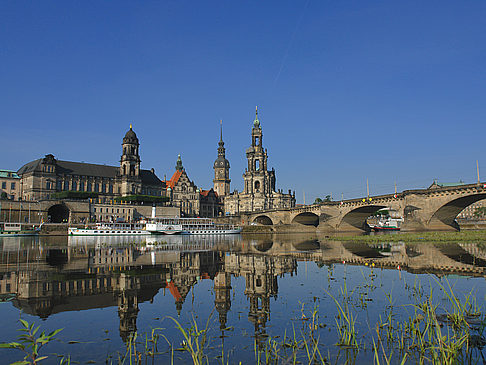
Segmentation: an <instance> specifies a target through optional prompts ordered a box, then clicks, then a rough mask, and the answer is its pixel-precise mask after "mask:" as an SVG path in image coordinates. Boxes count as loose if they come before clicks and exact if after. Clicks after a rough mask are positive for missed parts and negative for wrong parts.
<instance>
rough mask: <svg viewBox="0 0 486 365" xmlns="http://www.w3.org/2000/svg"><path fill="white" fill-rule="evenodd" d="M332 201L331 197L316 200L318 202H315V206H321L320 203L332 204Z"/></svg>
mask: <svg viewBox="0 0 486 365" xmlns="http://www.w3.org/2000/svg"><path fill="white" fill-rule="evenodd" d="M330 201H332V199H331V195H326V196H325V198H324V199H321V198H316V200H314V204H320V203H324V202H330Z"/></svg>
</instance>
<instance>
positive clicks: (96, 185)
mask: <svg viewBox="0 0 486 365" xmlns="http://www.w3.org/2000/svg"><path fill="white" fill-rule="evenodd" d="M94 191H95V192H98V191H100V184H98V183H95V186H94Z"/></svg>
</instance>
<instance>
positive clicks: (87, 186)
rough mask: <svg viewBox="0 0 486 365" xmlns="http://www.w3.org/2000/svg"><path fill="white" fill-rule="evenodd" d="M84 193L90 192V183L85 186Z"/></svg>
mask: <svg viewBox="0 0 486 365" xmlns="http://www.w3.org/2000/svg"><path fill="white" fill-rule="evenodd" d="M86 191H91V183H90V182H89V183H87V184H86Z"/></svg>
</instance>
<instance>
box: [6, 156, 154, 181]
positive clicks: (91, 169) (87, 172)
mask: <svg viewBox="0 0 486 365" xmlns="http://www.w3.org/2000/svg"><path fill="white" fill-rule="evenodd" d="M42 160H43V159H42V158H40V159H38V160H35V161H31V162H29V163H26V164H25V165H24V166H22V167H21V168H20V169H19V170H18V172H17V173H18V174H19V175H23V174H25V173H28V172H32V171H35V170H36V169H37V168H38V167H39V165H40V164H41V162H42ZM0 171H3V170H0ZM5 171H6V170H5ZM118 171H119V168H118V167H116V166H107V165H98V164H93V163H85V162H73V161H60V160H57V161H56V172H57V173H58V174H65V175H78V176H95V177H104V178H110V179H114V178H115V177H116V176H117V174H118ZM140 178H141V179H142V183H143V184H147V185H161V184H162V181H161V180H160V179H159V178H158V177H157V175H155V173H154V172H152V171H151V170H142V169H141V170H140Z"/></svg>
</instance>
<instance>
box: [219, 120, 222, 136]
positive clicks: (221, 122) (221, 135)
mask: <svg viewBox="0 0 486 365" xmlns="http://www.w3.org/2000/svg"><path fill="white" fill-rule="evenodd" d="M219 123H220V125H221V135H220V137H219V141H220V142H223V119H221V120H220V121H219Z"/></svg>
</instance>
